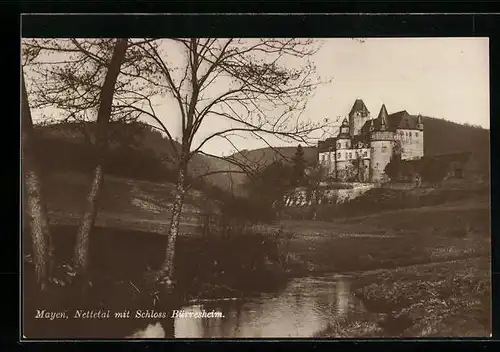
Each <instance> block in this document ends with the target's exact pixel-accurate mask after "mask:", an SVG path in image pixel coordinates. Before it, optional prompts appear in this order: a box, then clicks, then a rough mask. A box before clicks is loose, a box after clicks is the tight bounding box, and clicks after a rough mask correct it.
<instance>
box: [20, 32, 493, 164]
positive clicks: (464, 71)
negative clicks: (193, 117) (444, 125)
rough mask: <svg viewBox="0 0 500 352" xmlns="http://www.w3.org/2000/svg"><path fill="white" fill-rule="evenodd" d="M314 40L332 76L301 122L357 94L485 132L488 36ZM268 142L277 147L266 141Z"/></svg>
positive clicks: (250, 145)
mask: <svg viewBox="0 0 500 352" xmlns="http://www.w3.org/2000/svg"><path fill="white" fill-rule="evenodd" d="M318 40H319V42H320V44H321V48H320V49H319V51H318V52H317V53H316V54H315V55H314V57H313V58H312V61H313V62H314V63H315V65H316V68H317V73H318V74H319V76H320V77H321V78H324V79H326V78H331V79H332V81H331V83H329V84H326V85H323V86H320V87H318V88H317V89H316V90H315V92H314V94H313V96H312V97H310V99H309V101H308V105H307V108H306V111H305V113H304V115H303V116H304V118H305V119H310V120H313V121H321V120H324V119H325V118H330V119H333V120H336V119H337V118H340V119H343V118H344V117H345V116H347V114H348V113H349V110H350V109H351V107H352V104H353V103H354V101H355V100H356V99H363V101H364V102H365V104H366V106H367V108H368V110H370V112H371V115H372V117H377V115H378V113H379V110H380V107H381V105H382V103H384V104H385V105H386V107H387V110H388V112H389V113H393V112H397V111H400V110H407V111H408V112H409V113H410V114H419V113H420V114H422V115H425V116H431V117H437V118H444V119H446V120H450V121H454V122H458V123H470V124H475V125H480V126H482V127H484V128H488V129H489V118H490V116H489V42H488V38H380V39H379V38H368V39H363V40H353V39H347V38H346V39H342V38H338V39H323V38H322V39H318ZM28 79H29V78H28ZM157 111H158V112H159V113H160V114H162V115H165V116H170V117H172V116H175V115H177V114H178V111H177V109H176V105H175V103H174V102H169V101H164V102H163V103H162V104H161V106H160V107H158V108H157ZM35 116H36V113H35ZM177 120H178V119H173V118H169V121H170V122H167V124H169V123H170V125H169V126H168V127H169V128H170V127H172V130H173V131H175V130H178V129H179V128H178V127H179V126H175V125H178V124H177V123H176V122H178V121H177ZM223 128H224V126H223V125H222V122H219V121H213V122H210V123H209V124H207V125H206V126H204V127H203V128H202V129H201V130H200V138H201V137H202V136H203V135H208V134H210V133H213V132H214V131H217V130H220V129H223ZM226 128H227V127H226ZM174 133H175V132H174ZM331 133H332V134H334V133H336V130H335V129H334V128H332V131H331ZM323 137H325V136H323ZM200 140H201V139H200ZM270 143H271V144H274V145H283V143H282V142H280V141H278V140H273V139H272V138H271V139H270ZM235 144H236V145H237V147H238V148H239V149H254V148H259V147H264V146H266V145H265V144H264V143H263V142H262V141H259V140H257V139H255V138H253V139H252V138H248V139H242V138H238V139H237V140H236V141H235ZM204 150H205V151H206V152H209V153H213V154H217V155H228V154H231V153H232V152H233V151H234V148H233V146H231V145H230V144H229V143H228V142H227V141H225V140H221V139H214V140H212V141H211V142H210V143H208V144H206V146H205V147H204Z"/></svg>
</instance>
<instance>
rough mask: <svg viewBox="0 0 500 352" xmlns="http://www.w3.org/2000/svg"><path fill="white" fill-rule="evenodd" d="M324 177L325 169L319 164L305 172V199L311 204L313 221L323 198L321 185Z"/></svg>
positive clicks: (323, 193)
mask: <svg viewBox="0 0 500 352" xmlns="http://www.w3.org/2000/svg"><path fill="white" fill-rule="evenodd" d="M326 175H327V169H326V168H325V167H324V166H323V165H320V164H316V165H314V166H313V167H310V168H308V169H307V170H306V191H307V198H308V199H309V201H310V202H311V206H312V209H313V214H312V219H313V220H316V216H317V213H318V207H319V205H320V203H321V202H322V201H323V198H324V196H325V192H324V190H323V189H322V185H321V183H322V182H323V181H324V180H325V177H326Z"/></svg>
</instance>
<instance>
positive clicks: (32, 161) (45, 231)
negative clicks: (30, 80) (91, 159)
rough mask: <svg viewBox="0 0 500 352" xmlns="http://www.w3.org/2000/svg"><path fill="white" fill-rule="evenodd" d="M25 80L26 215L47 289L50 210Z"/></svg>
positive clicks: (39, 276) (39, 280)
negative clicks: (37, 153) (38, 161)
mask: <svg viewBox="0 0 500 352" xmlns="http://www.w3.org/2000/svg"><path fill="white" fill-rule="evenodd" d="M21 80H22V96H21V101H22V107H21V119H22V120H21V126H22V169H23V175H24V194H25V198H24V199H25V200H26V204H25V214H26V218H27V220H28V221H27V223H26V222H25V223H24V225H25V226H26V225H28V227H29V229H30V232H31V238H32V242H33V250H32V256H33V259H34V265H35V277H36V281H37V283H38V285H39V288H40V290H42V291H44V290H45V288H46V284H47V282H48V280H49V279H50V275H51V263H52V244H51V237H50V230H49V224H48V218H47V211H46V207H45V203H44V199H43V192H42V182H41V176H40V170H39V168H38V165H37V162H36V155H35V153H36V150H37V147H36V144H37V143H36V135H35V133H34V128H33V120H32V118H31V110H30V105H29V101H28V93H27V92H26V85H25V83H24V73H21Z"/></svg>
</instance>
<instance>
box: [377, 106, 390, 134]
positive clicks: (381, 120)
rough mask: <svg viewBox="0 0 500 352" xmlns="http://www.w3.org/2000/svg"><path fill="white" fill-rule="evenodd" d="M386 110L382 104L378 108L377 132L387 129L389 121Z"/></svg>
mask: <svg viewBox="0 0 500 352" xmlns="http://www.w3.org/2000/svg"><path fill="white" fill-rule="evenodd" d="M387 115H388V113H387V108H386V107H385V104H382V107H381V108H380V112H379V114H378V119H377V120H378V128H376V129H377V130H384V131H385V130H387V129H388V128H389V121H388V118H387Z"/></svg>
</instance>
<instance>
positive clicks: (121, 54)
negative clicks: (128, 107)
mask: <svg viewBox="0 0 500 352" xmlns="http://www.w3.org/2000/svg"><path fill="white" fill-rule="evenodd" d="M126 50H127V39H124V38H120V39H117V40H116V43H115V46H114V49H113V54H112V57H111V60H110V62H109V65H108V70H107V73H106V77H105V79H104V84H103V85H102V88H101V93H100V104H99V110H98V113H97V122H96V125H95V153H96V156H97V157H96V161H97V162H96V165H95V168H94V173H93V178H92V186H91V188H90V191H89V193H88V195H87V200H86V206H85V207H86V208H85V213H84V214H83V217H82V220H81V223H80V226H79V228H78V232H77V235H76V244H75V259H74V264H75V269H76V270H77V272H78V273H79V274H81V275H84V276H85V275H86V274H87V267H88V251H89V236H90V232H91V230H92V227H93V226H94V222H95V218H96V214H97V202H98V199H99V193H100V190H101V185H102V182H103V178H104V174H103V164H104V160H105V158H106V151H107V146H108V141H107V128H108V124H109V121H110V118H111V108H112V102H113V94H114V90H115V85H116V80H117V78H118V74H119V73H120V66H121V65H122V62H123V59H124V58H125V52H126Z"/></svg>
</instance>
